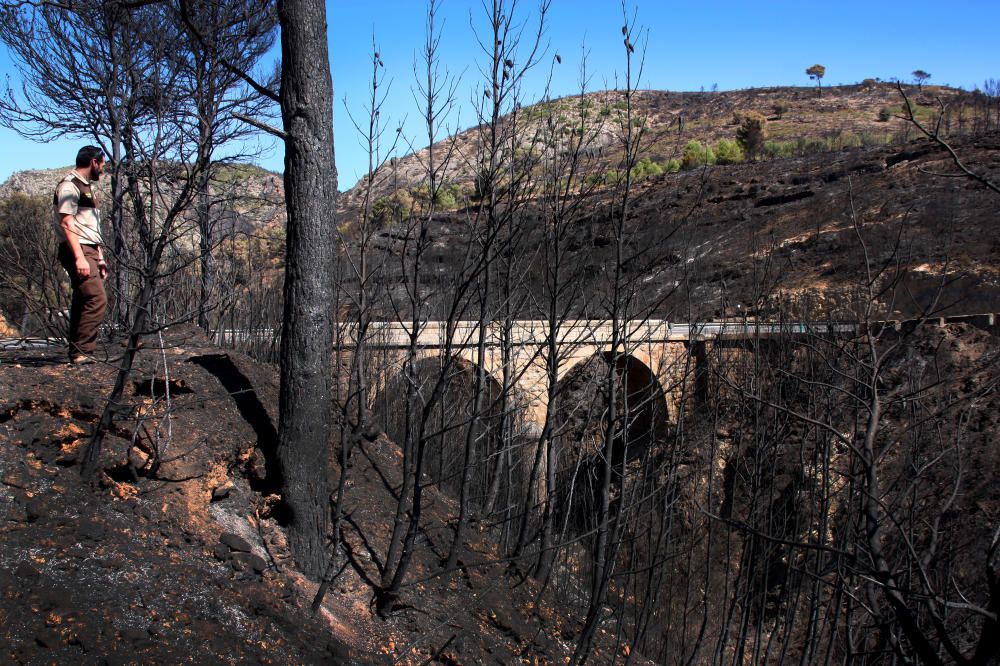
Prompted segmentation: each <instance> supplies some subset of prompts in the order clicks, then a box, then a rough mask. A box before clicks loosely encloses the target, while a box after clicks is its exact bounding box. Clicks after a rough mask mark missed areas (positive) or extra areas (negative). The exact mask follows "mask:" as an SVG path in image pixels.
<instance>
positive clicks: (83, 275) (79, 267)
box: [76, 254, 90, 280]
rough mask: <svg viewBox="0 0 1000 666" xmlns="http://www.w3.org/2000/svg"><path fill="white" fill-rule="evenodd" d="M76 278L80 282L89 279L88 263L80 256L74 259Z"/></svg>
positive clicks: (85, 258)
mask: <svg viewBox="0 0 1000 666" xmlns="http://www.w3.org/2000/svg"><path fill="white" fill-rule="evenodd" d="M76 276H77V277H78V278H80V279H81V280H86V279H87V278H89V277H90V262H89V261H87V257H85V256H83V255H82V254H81V255H80V256H79V257H77V258H76Z"/></svg>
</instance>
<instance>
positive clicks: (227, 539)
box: [219, 532, 253, 553]
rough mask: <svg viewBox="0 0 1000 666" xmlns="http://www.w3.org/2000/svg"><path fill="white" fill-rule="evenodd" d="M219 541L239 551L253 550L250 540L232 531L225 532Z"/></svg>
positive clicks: (247, 551)
mask: <svg viewBox="0 0 1000 666" xmlns="http://www.w3.org/2000/svg"><path fill="white" fill-rule="evenodd" d="M219 543H222V544H225V545H226V546H229V549H230V550H232V551H235V552H237V553H249V552H250V551H251V550H253V547H252V546H251V545H250V542H249V541H247V540H246V539H244V538H243V537H241V536H239V535H238V534H233V533H232V532H223V533H222V536H220V537H219Z"/></svg>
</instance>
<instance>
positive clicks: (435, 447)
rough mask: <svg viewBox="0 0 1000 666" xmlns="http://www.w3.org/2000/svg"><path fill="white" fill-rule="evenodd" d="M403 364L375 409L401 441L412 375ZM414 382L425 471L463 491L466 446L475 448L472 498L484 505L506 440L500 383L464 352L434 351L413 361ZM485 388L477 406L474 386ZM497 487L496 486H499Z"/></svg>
mask: <svg viewBox="0 0 1000 666" xmlns="http://www.w3.org/2000/svg"><path fill="white" fill-rule="evenodd" d="M404 373H405V368H404V367H399V368H398V369H397V370H396V372H395V373H394V374H392V375H390V376H388V377H387V378H386V380H385V382H384V383H383V385H382V388H381V390H379V391H378V392H377V393H376V396H375V404H374V411H375V415H376V419H377V420H378V422H379V423H380V424H381V426H382V428H383V429H384V431H385V433H386V435H387V436H388V437H389V438H390V439H391V440H392V441H395V442H397V443H398V444H400V445H402V444H403V442H404V441H405V439H406V434H407V433H406V429H407V423H406V411H405V410H406V401H407V387H408V386H409V385H410V379H409V378H408V377H407V376H406V375H405V374H404ZM412 377H413V379H414V381H415V389H416V390H415V392H414V395H413V398H414V404H413V409H412V419H413V420H412V422H411V423H410V425H409V427H410V432H411V436H412V437H414V438H415V440H418V439H419V440H422V441H421V442H420V444H421V445H422V447H423V456H424V459H423V460H424V471H425V472H426V473H427V475H428V477H429V478H430V480H431V482H432V483H434V484H435V485H437V486H439V487H440V488H441V489H442V490H444V491H446V492H449V493H451V494H453V495H454V496H456V497H457V496H458V494H459V492H460V490H461V485H462V472H463V468H464V462H465V450H466V446H468V447H469V449H470V451H471V466H472V470H473V476H472V479H471V486H470V490H471V501H472V504H473V506H485V504H486V502H488V499H489V494H490V492H491V489H492V487H493V485H494V481H495V479H496V477H497V474H498V471H499V470H498V464H499V462H498V461H499V457H498V455H497V453H498V452H499V450H500V448H501V447H502V445H503V441H502V440H503V433H502V430H501V429H502V427H503V423H504V421H503V419H502V417H503V410H502V407H501V403H500V397H501V391H502V388H501V385H500V382H498V381H497V380H496V379H495V378H494V377H493V376H492V375H491V374H490V373H489V372H487V371H486V370H485V369H483V368H481V367H479V366H478V365H477V364H476V363H474V362H473V361H471V360H469V359H468V358H466V357H465V356H464V355H459V354H454V355H452V356H450V357H445V356H444V355H442V354H436V353H431V354H427V355H423V356H421V357H419V358H417V359H416V360H415V362H414V364H413V370H412ZM477 379H478V381H479V383H480V386H481V388H482V393H481V394H480V399H479V405H478V411H477V410H476V400H475V390H476V382H477ZM494 492H495V491H494Z"/></svg>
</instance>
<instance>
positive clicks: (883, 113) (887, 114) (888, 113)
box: [878, 106, 892, 123]
mask: <svg viewBox="0 0 1000 666" xmlns="http://www.w3.org/2000/svg"><path fill="white" fill-rule="evenodd" d="M890 118H892V109H891V108H889V107H888V106H883V107H882V108H881V109H879V111H878V119H879V121H881V122H883V123H885V122H888V121H889V119H890Z"/></svg>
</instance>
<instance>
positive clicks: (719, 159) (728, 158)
mask: <svg viewBox="0 0 1000 666" xmlns="http://www.w3.org/2000/svg"><path fill="white" fill-rule="evenodd" d="M743 158H744V156H743V148H741V147H740V144H738V143H736V142H735V141H733V140H731V139H719V142H718V143H717V144H715V161H716V163H718V164H737V163H738V162H742V161H743Z"/></svg>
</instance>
